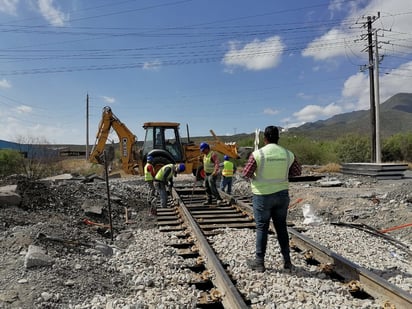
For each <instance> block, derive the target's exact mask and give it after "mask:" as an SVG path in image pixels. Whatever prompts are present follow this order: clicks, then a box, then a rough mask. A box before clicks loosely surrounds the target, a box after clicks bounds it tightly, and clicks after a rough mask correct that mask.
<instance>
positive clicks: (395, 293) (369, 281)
mask: <svg viewBox="0 0 412 309" xmlns="http://www.w3.org/2000/svg"><path fill="white" fill-rule="evenodd" d="M222 196H223V197H225V198H229V199H230V201H231V203H233V204H236V205H237V206H238V207H241V209H243V210H244V211H251V212H253V207H252V203H251V201H249V199H246V200H241V199H240V198H238V199H235V198H233V197H231V196H229V195H226V194H222ZM271 229H272V231H274V227H273V222H271ZM288 231H289V235H290V238H291V241H292V242H293V243H294V245H296V246H297V247H298V248H299V249H300V250H302V251H305V250H312V252H313V256H314V257H315V259H316V260H318V261H319V262H321V263H324V264H331V265H333V270H334V271H335V273H337V274H338V275H339V276H341V277H342V278H345V279H346V280H349V281H350V280H357V281H358V282H360V284H361V288H362V289H363V290H364V291H365V292H366V293H368V294H369V295H371V296H372V297H374V298H376V299H379V300H382V301H389V302H390V303H392V304H394V305H395V306H396V307H395V308H402V309H403V308H405V309H406V308H412V295H411V294H410V293H408V292H407V291H405V290H403V289H401V288H399V287H397V286H396V285H394V284H392V283H390V282H389V281H387V280H385V279H383V278H381V277H379V276H378V275H376V274H374V273H373V272H371V271H369V270H368V269H366V268H364V267H361V266H360V265H357V264H355V263H353V262H351V261H349V260H347V259H346V258H344V257H343V256H340V255H339V254H337V253H335V252H333V251H331V250H329V249H328V248H326V247H324V246H322V245H320V244H318V243H316V242H315V241H313V240H312V239H310V238H308V237H306V236H305V235H303V234H302V233H300V232H298V231H297V230H295V229H294V228H292V227H288ZM403 249H405V248H403Z"/></svg>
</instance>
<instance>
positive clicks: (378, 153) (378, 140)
mask: <svg viewBox="0 0 412 309" xmlns="http://www.w3.org/2000/svg"><path fill="white" fill-rule="evenodd" d="M379 60H380V59H379V46H378V31H377V30H376V31H375V85H376V87H375V92H376V95H375V99H376V110H375V112H376V163H381V162H382V158H381V156H382V152H381V132H380V120H379V118H380V115H379V114H380V104H381V102H380V94H379Z"/></svg>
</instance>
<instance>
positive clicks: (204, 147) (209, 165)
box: [199, 142, 223, 206]
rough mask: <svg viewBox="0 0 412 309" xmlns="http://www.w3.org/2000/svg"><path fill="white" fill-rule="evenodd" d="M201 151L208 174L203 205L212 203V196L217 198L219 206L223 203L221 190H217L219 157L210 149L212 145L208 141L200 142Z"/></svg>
mask: <svg viewBox="0 0 412 309" xmlns="http://www.w3.org/2000/svg"><path fill="white" fill-rule="evenodd" d="M199 148H200V152H201V153H202V154H203V169H204V172H205V174H206V177H205V188H206V201H205V202H204V203H203V205H210V204H212V198H213V197H215V198H216V200H217V202H216V203H217V206H219V205H221V204H222V203H223V201H222V198H221V197H220V194H219V191H217V187H216V181H217V176H218V175H219V170H220V168H219V158H218V156H217V154H216V153H215V152H214V151H211V150H210V146H209V144H208V143H206V142H202V143H200V147H199Z"/></svg>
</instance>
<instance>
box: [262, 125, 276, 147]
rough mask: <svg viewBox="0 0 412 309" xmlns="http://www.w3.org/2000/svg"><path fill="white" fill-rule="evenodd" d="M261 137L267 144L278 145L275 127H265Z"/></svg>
mask: <svg viewBox="0 0 412 309" xmlns="http://www.w3.org/2000/svg"><path fill="white" fill-rule="evenodd" d="M263 136H264V137H265V138H266V140H267V141H268V142H269V143H276V144H277V143H278V141H279V130H278V128H277V127H275V126H267V127H266V128H265V132H264V133H263Z"/></svg>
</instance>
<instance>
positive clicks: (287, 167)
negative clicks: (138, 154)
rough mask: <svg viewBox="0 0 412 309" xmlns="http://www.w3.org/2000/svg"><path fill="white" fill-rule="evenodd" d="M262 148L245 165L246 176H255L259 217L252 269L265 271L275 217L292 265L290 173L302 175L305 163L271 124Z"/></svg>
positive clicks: (289, 266) (255, 207) (287, 265)
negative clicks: (289, 229) (289, 212)
mask: <svg viewBox="0 0 412 309" xmlns="http://www.w3.org/2000/svg"><path fill="white" fill-rule="evenodd" d="M263 137H264V144H265V146H263V147H262V148H260V149H258V150H255V151H254V152H253V153H252V154H251V155H250V156H249V160H248V162H247V163H246V166H245V167H244V169H243V172H242V177H244V178H247V179H250V180H251V188H252V193H253V215H254V217H255V221H256V253H255V259H248V260H247V264H248V266H249V268H251V269H252V270H256V271H259V272H264V271H265V270H266V268H265V253H266V247H267V241H268V231H269V223H270V219H272V220H273V224H274V226H275V230H276V235H277V239H278V242H279V246H280V252H281V254H282V256H283V261H284V264H283V267H284V269H286V270H291V269H292V267H293V266H292V262H291V260H290V248H289V235H288V230H287V225H286V217H287V214H288V206H289V202H290V198H289V175H290V176H299V175H300V173H301V166H300V165H299V163H298V162H297V161H296V159H295V155H294V154H293V153H292V152H291V151H289V150H287V149H285V148H283V147H281V146H279V145H277V143H278V141H279V130H278V128H277V127H275V126H268V127H266V128H265V132H264V135H263Z"/></svg>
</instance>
